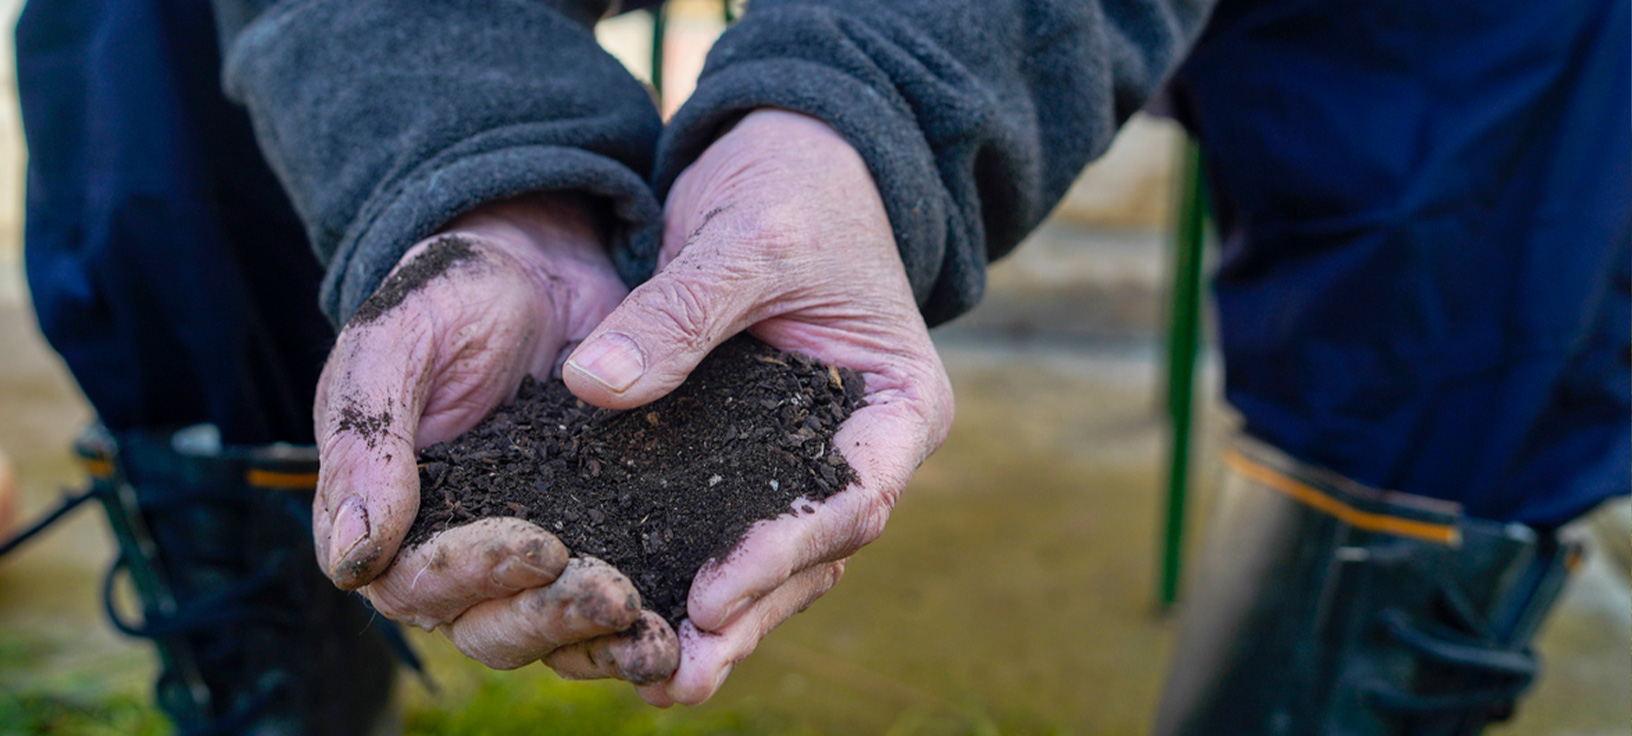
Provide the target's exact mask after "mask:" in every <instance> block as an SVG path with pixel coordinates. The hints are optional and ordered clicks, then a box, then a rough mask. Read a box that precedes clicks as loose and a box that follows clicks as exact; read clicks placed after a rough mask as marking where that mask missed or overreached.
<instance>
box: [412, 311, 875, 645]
mask: <svg viewBox="0 0 1632 736" xmlns="http://www.w3.org/2000/svg"><path fill="white" fill-rule="evenodd" d="M862 389H863V386H862V377H861V375H860V374H859V373H857V372H855V371H853V370H851V369H848V368H834V367H831V366H825V365H822V364H820V363H818V362H817V361H815V360H813V359H811V358H808V357H805V356H803V355H797V354H792V353H784V352H780V351H778V350H776V349H774V348H772V347H770V346H768V345H766V344H764V343H762V342H760V341H758V340H756V339H754V338H752V337H748V336H739V337H736V338H733V339H732V340H729V341H727V342H726V343H724V344H722V345H720V347H718V348H716V349H715V350H714V352H713V353H712V354H710V355H709V356H708V357H707V358H706V359H704V360H703V362H702V364H701V365H699V366H698V367H697V370H696V371H694V372H692V374H691V377H690V378H688V379H687V380H686V382H685V383H684V384H682V385H681V386H680V387H679V388H678V389H676V390H675V391H674V392H673V393H671V394H669V395H668V396H666V397H664V398H662V399H659V400H658V401H655V402H653V403H651V404H649V405H647V406H644V407H641V408H639V409H631V410H629V411H621V412H620V411H612V410H608V409H601V408H598V407H595V406H591V405H589V404H586V403H584V402H582V401H579V400H578V399H577V398H576V397H574V396H573V395H572V394H571V393H570V392H569V391H567V388H566V385H565V384H563V383H561V381H560V380H552V381H550V382H548V383H540V382H539V381H536V380H534V379H532V378H530V377H529V378H526V379H524V380H523V382H522V385H521V389H520V391H519V392H518V394H517V396H516V398H514V399H512V400H511V401H510V402H508V403H506V404H504V405H503V406H500V407H499V408H498V409H497V410H495V411H494V412H493V414H492V415H491V416H489V417H488V418H487V419H485V420H483V421H482V423H481V424H479V425H477V426H476V428H475V429H472V430H470V431H469V432H466V433H465V434H463V435H460V436H459V437H456V438H454V439H453V440H451V441H449V442H443V443H439V444H436V445H432V446H430V447H427V448H425V450H424V451H423V452H421V453H420V467H419V482H420V505H419V514H418V516H417V517H415V519H414V523H413V526H412V527H411V528H410V529H409V531H408V538H407V542H406V544H407V546H413V545H417V544H421V543H423V542H425V541H426V540H427V539H429V538H430V537H431V536H432V535H433V534H435V533H437V532H439V531H443V530H445V529H448V528H450V527H453V526H458V525H460V524H464V523H468V522H471V521H475V520H477V519H481V518H485V517H490V516H514V517H519V518H522V519H526V520H528V521H531V522H533V523H535V524H538V525H539V526H541V527H543V528H544V529H545V530H547V531H550V532H552V533H554V534H555V535H556V536H558V537H560V539H561V541H562V543H564V544H565V545H566V546H567V548H568V549H569V550H571V551H572V553H573V554H574V555H580V556H589V557H597V558H600V559H602V560H605V561H606V562H608V563H611V564H612V565H614V566H616V567H617V568H618V569H619V570H620V571H622V572H623V573H624V574H625V575H628V576H629V578H630V580H631V581H633V582H634V584H635V588H636V589H637V590H638V591H640V595H641V598H642V601H643V604H644V606H645V607H646V608H649V609H651V610H653V611H655V612H657V613H658V614H659V615H661V616H663V618H665V619H666V620H668V622H669V623H670V624H671V625H678V624H679V622H680V620H681V619H683V618H685V614H686V595H687V593H688V592H689V591H690V589H691V581H692V578H693V577H695V576H696V574H697V571H698V570H699V569H700V568H701V567H702V566H703V564H704V563H705V562H707V561H708V560H709V559H711V558H716V557H720V556H723V555H725V554H726V553H728V552H729V551H730V550H731V548H732V547H733V546H735V545H736V543H737V542H738V541H739V540H741V539H742V537H743V536H744V534H746V532H747V531H748V528H749V527H750V526H751V525H752V524H753V523H754V522H756V521H759V520H762V519H771V518H775V517H776V516H779V515H781V514H791V513H812V512H814V510H815V508H814V506H813V505H812V503H813V502H815V501H820V500H822V499H825V498H827V497H828V496H831V495H833V494H835V493H838V492H840V491H842V490H844V489H845V487H846V486H848V485H849V484H850V483H851V482H852V481H854V480H856V474H855V471H853V470H852V469H851V468H850V464H849V463H847V462H846V461H845V459H844V456H843V455H841V454H840V453H839V451H838V449H837V448H835V447H834V446H833V433H834V432H835V431H836V430H837V429H838V427H839V425H840V424H841V423H842V422H843V421H844V420H845V419H846V418H848V417H849V416H850V414H851V412H853V411H855V410H856V409H858V408H860V407H861V406H862V405H863V401H862V395H863V390H862ZM800 499H803V500H800ZM796 501H797V503H796Z"/></svg>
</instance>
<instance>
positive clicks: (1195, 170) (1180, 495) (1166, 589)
mask: <svg viewBox="0 0 1632 736" xmlns="http://www.w3.org/2000/svg"><path fill="white" fill-rule="evenodd" d="M1179 166H1180V174H1179V185H1178V199H1179V202H1178V204H1179V208H1178V210H1179V212H1178V222H1177V223H1175V225H1176V227H1175V230H1176V232H1175V236H1176V237H1175V238H1174V244H1173V291H1172V294H1171V298H1172V303H1171V304H1170V306H1169V311H1168V317H1169V323H1168V331H1167V397H1168V398H1167V408H1168V419H1169V422H1170V426H1171V428H1172V437H1171V439H1172V441H1171V444H1170V445H1169V455H1168V459H1169V463H1168V472H1167V509H1166V514H1165V515H1164V517H1163V524H1162V532H1163V533H1162V578H1161V586H1160V593H1159V594H1158V595H1159V605H1160V607H1161V609H1162V610H1163V611H1166V610H1168V609H1170V608H1172V607H1173V603H1174V602H1175V601H1177V600H1178V597H1179V578H1180V577H1181V573H1182V571H1183V566H1184V512H1185V497H1186V496H1187V495H1188V492H1189V487H1190V444H1191V443H1190V430H1191V420H1192V418H1193V416H1194V411H1193V405H1194V401H1195V382H1196V353H1197V347H1198V344H1199V343H1200V341H1201V245H1202V240H1203V238H1204V237H1205V235H1206V222H1207V191H1206V186H1205V184H1204V182H1203V181H1202V176H1201V149H1200V147H1198V146H1197V145H1196V143H1195V141H1193V140H1190V139H1189V138H1188V137H1187V138H1186V139H1185V141H1184V144H1183V147H1182V149H1181V152H1180V157H1179Z"/></svg>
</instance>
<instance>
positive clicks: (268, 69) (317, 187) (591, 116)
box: [217, 0, 661, 324]
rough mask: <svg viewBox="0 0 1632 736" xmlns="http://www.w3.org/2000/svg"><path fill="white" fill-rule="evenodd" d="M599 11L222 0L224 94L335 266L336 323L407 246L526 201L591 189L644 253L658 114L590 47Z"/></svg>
mask: <svg viewBox="0 0 1632 736" xmlns="http://www.w3.org/2000/svg"><path fill="white" fill-rule="evenodd" d="M607 4H608V0H554V1H552V2H545V1H543V0H438V1H436V2H429V1H427V0H283V1H282V2H276V3H268V2H266V1H265V0H217V17H218V21H219V23H220V25H221V28H222V33H223V35H224V37H225V40H226V43H225V46H226V48H225V50H224V59H225V61H224V69H223V76H224V83H225V86H226V89H227V93H228V95H229V96H231V97H232V98H233V99H235V100H238V101H239V102H241V103H243V104H244V105H245V106H247V107H248V108H249V111H250V113H251V116H252V118H253V120H254V122H255V127H256V135H257V137H258V139H259V141H260V144H261V147H262V149H263V151H264V152H265V154H266V157H267V159H268V160H269V161H270V162H271V164H272V167H273V169H274V170H275V171H276V172H277V174H278V176H279V177H280V178H281V179H282V182H283V185H284V188H285V189H287V190H288V192H289V194H290V198H291V199H292V200H293V202H294V204H295V208H296V210H297V211H298V212H299V214H300V216H301V218H302V220H303V221H304V222H305V223H306V227H307V229H308V232H309V235H310V237H311V241H312V244H313V246H314V247H315V248H316V250H317V252H318V256H319V257H320V258H321V259H322V260H323V261H324V263H325V264H326V265H327V268H328V275H327V277H326V278H325V280H324V283H323V292H322V306H323V310H324V312H325V313H326V314H327V315H328V316H329V318H330V319H332V320H334V321H335V322H336V324H339V323H343V322H344V321H345V320H346V319H347V318H348V317H349V316H350V315H351V313H352V312H354V311H355V310H356V309H357V307H358V305H360V304H361V303H362V302H363V300H364V299H366V298H367V297H368V295H369V294H371V293H373V291H374V289H375V288H376V287H377V286H378V285H379V283H380V282H381V280H383V278H384V277H385V274H386V273H387V272H388V271H389V270H390V269H391V267H392V266H393V265H394V264H395V263H396V262H397V260H398V258H399V257H400V256H401V254H402V253H403V252H404V251H406V250H407V249H408V247H409V246H411V245H412V244H413V243H414V242H415V241H417V240H420V239H422V238H424V237H425V236H427V235H429V234H431V233H432V232H434V231H435V230H436V229H437V228H438V227H440V226H441V225H443V224H445V223H446V222H448V221H449V220H450V219H452V218H454V217H456V216H458V215H459V214H461V213H463V212H464V211H466V210H469V209H471V208H472V207H475V206H476V205H479V204H481V203H482V202H486V201H491V200H494V199H500V198H504V197H508V196H513V195H516V194H521V193H525V192H533V191H574V192H580V193H583V194H586V195H588V196H589V197H590V198H591V199H592V201H594V202H596V203H597V204H598V206H600V209H601V212H602V214H603V216H604V220H603V221H604V222H605V224H606V226H607V229H608V234H609V236H610V237H611V239H612V241H613V243H614V245H615V252H617V253H622V254H629V253H635V252H645V251H649V250H650V243H646V242H643V240H646V239H649V238H650V236H649V234H644V231H646V230H648V229H650V228H651V226H652V225H653V224H655V223H656V222H657V221H658V219H659V217H660V216H661V210H660V209H659V207H658V203H657V200H656V199H655V198H654V197H653V195H652V193H651V189H650V186H649V185H648V184H647V175H648V174H649V173H650V167H651V162H652V155H653V148H654V146H655V145H656V141H657V136H658V133H659V130H660V128H661V121H660V120H659V118H658V114H657V110H656V108H655V107H654V105H653V103H652V100H651V96H650V94H649V93H648V92H647V91H646V89H645V88H644V87H643V86H642V85H641V84H640V83H639V82H638V81H636V80H635V79H634V78H633V77H631V76H630V75H629V74H628V72H627V71H625V70H624V68H623V66H622V65H621V64H619V63H618V61H617V60H616V59H614V58H613V57H612V56H610V55H608V54H607V53H606V52H605V51H603V50H602V49H601V48H600V46H599V45H597V44H596V42H595V38H594V35H593V33H592V27H593V24H594V22H595V21H596V20H597V19H598V18H600V17H601V15H603V14H604V12H605V10H606V6H607ZM263 6H264V9H263ZM624 261H625V262H624V263H623V264H622V265H623V266H628V259H624Z"/></svg>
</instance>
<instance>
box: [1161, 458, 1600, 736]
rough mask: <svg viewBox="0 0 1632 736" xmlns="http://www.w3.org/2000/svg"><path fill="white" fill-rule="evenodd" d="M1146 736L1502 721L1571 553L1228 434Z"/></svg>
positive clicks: (1551, 541)
mask: <svg viewBox="0 0 1632 736" xmlns="http://www.w3.org/2000/svg"><path fill="white" fill-rule="evenodd" d="M1225 460H1226V465H1227V466H1228V471H1229V472H1228V476H1227V480H1226V481H1225V483H1224V484H1223V487H1222V488H1221V491H1220V499H1219V504H1218V508H1217V515H1216V517H1215V519H1214V521H1213V524H1212V527H1211V529H1210V532H1209V535H1208V539H1207V541H1206V543H1205V545H1206V546H1205V553H1204V555H1203V557H1202V562H1201V563H1200V568H1199V570H1198V572H1197V575H1196V579H1195V580H1194V585H1193V586H1192V588H1191V590H1190V591H1189V593H1188V596H1187V597H1186V598H1185V600H1184V604H1183V610H1182V611H1181V613H1180V620H1179V633H1178V641H1177V643H1176V650H1175V655H1174V658H1173V663H1172V667H1171V669H1170V671H1169V674H1168V681H1167V687H1166V690H1165V692H1164V693H1163V696H1162V700H1161V705H1160V708H1159V710H1158V712H1157V719H1156V728H1155V730H1154V732H1153V733H1154V734H1156V736H1199V735H1201V734H1206V735H1207V736H1230V735H1232V734H1243V735H1245V734H1251V735H1252V736H1294V735H1296V736H1304V735H1308V736H1314V735H1316V734H1320V735H1322V736H1325V735H1332V736H1384V735H1396V734H1411V735H1413V736H1465V735H1468V734H1477V733H1480V732H1481V731H1482V730H1483V729H1484V727H1485V726H1486V725H1488V724H1489V723H1492V722H1494V721H1499V720H1503V719H1505V718H1507V717H1509V716H1510V715H1511V714H1512V712H1513V708H1514V704H1515V703H1516V701H1517V699H1518V698H1519V696H1520V695H1521V694H1522V693H1523V692H1524V691H1525V689H1526V688H1527V687H1528V686H1529V685H1530V683H1531V681H1532V680H1533V679H1534V678H1535V677H1536V675H1537V672H1538V667H1539V663H1538V660H1537V657H1536V655H1535V654H1534V653H1533V652H1532V651H1531V650H1530V647H1529V643H1530V641H1531V640H1532V639H1533V638H1534V636H1535V634H1536V631H1537V629H1538V628H1539V626H1540V624H1541V621H1542V620H1543V619H1544V618H1545V616H1546V613H1547V611H1548V609H1549V608H1551V606H1552V604H1553V602H1554V601H1555V600H1556V599H1557V597H1558V594H1559V591H1560V589H1561V588H1562V586H1563V583H1564V581H1565V578H1566V577H1567V575H1568V572H1569V571H1570V570H1571V569H1573V568H1574V567H1575V566H1576V565H1577V564H1578V563H1579V561H1580V559H1581V554H1582V545H1581V544H1580V543H1579V542H1578V541H1572V542H1564V541H1560V539H1559V538H1558V536H1557V535H1555V534H1551V533H1543V532H1539V531H1537V530H1534V529H1531V528H1529V527H1527V526H1524V525H1522V524H1495V523H1491V522H1484V521H1479V520H1475V519H1469V518H1465V517H1463V516H1462V515H1461V514H1460V512H1459V509H1458V506H1457V505H1456V504H1453V503H1448V502H1444V501H1438V500H1433V499H1427V498H1422V497H1419V496H1411V495H1407V494H1402V493H1391V492H1382V491H1378V490H1375V489H1372V488H1368V487H1365V486H1362V485H1360V484H1357V483H1354V482H1352V481H1349V480H1347V479H1345V478H1343V477H1341V476H1337V475H1335V474H1333V473H1330V472H1326V471H1323V470H1321V469H1319V468H1314V467H1311V466H1308V465H1304V464H1300V463H1298V462H1296V461H1294V460H1292V459H1291V458H1289V457H1287V456H1286V455H1284V454H1283V453H1280V452H1279V451H1277V450H1275V449H1273V448H1271V447H1269V446H1267V445H1264V444H1262V443H1259V442H1256V441H1253V440H1250V439H1242V440H1240V441H1238V442H1237V443H1236V445H1235V447H1234V448H1233V449H1232V450H1230V451H1229V452H1228V453H1227V454H1226V458H1225Z"/></svg>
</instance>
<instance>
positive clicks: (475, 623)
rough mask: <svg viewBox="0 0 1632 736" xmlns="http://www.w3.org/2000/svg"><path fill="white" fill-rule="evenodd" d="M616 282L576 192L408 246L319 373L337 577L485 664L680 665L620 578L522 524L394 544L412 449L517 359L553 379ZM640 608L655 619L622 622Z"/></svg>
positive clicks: (617, 673) (500, 388)
mask: <svg viewBox="0 0 1632 736" xmlns="http://www.w3.org/2000/svg"><path fill="white" fill-rule="evenodd" d="M626 292H627V290H626V289H625V288H624V286H623V284H622V283H621V282H620V281H619V280H618V278H617V276H616V274H615V273H614V272H613V269H612V265H611V262H610V261H609V260H608V258H607V255H606V253H605V252H604V250H603V249H602V246H601V243H600V238H599V237H598V236H597V235H596V233H595V229H594V227H593V226H592V224H591V220H590V217H589V216H588V214H587V213H586V212H585V209H584V207H583V206H582V204H581V203H579V202H577V201H576V200H573V199H571V198H568V197H558V196H546V195H536V196H530V197H526V198H521V199H516V200H511V201H507V202H500V203H494V204H489V205H486V206H484V207H482V208H480V209H478V210H476V211H475V212H473V213H471V214H469V215H466V216H464V217H462V218H460V219H459V220H458V221H456V222H454V223H452V224H451V225H450V226H449V227H448V228H446V229H445V230H444V231H443V232H442V233H441V234H439V235H437V236H435V237H432V238H430V239H428V240H426V241H423V242H421V243H418V244H416V245H415V246H414V247H413V248H411V249H410V250H409V251H408V252H407V253H406V254H404V255H403V257H402V259H401V261H400V262H399V263H398V265H397V267H396V268H395V269H394V270H393V271H392V273H391V275H390V276H389V277H387V278H386V280H385V282H384V283H383V284H381V286H380V288H379V289H378V290H377V291H375V293H374V295H373V296H371V297H370V298H369V299H368V301H366V302H364V304H363V305H362V307H361V308H359V309H358V310H357V312H356V314H354V315H353V316H352V318H351V321H350V322H349V323H347V324H346V327H345V329H343V330H342V331H341V332H340V335H339V338H338V340H337V342H336V345H335V347H334V350H333V352H331V353H330V355H329V360H328V363H327V364H326V365H325V366H324V368H323V376H322V378H321V379H320V380H319V383H318V392H317V404H316V407H315V409H314V413H315V420H316V427H317V433H318V445H319V450H320V452H321V459H322V466H321V471H320V476H319V478H318V486H317V497H316V499H315V500H314V503H313V534H314V536H315V538H316V540H315V541H316V545H317V553H318V559H319V560H320V562H321V564H322V565H323V566H324V569H325V570H326V571H327V572H328V574H329V577H331V578H333V579H334V582H335V584H336V585H338V586H340V587H341V588H345V589H348V590H351V589H356V590H359V591H360V592H361V593H362V594H363V595H364V596H366V597H367V598H368V599H369V600H370V601H371V602H372V603H373V604H374V606H375V608H377V609H379V611H380V612H381V613H383V614H385V615H386V616H388V617H390V618H393V619H398V620H401V621H405V622H408V623H412V624H414V625H417V626H420V627H423V628H426V629H431V628H437V627H441V628H442V629H443V631H444V633H446V634H447V636H448V637H449V638H450V639H452V640H453V642H454V644H455V645H456V646H458V647H459V649H460V651H462V652H464V653H465V654H466V655H468V656H470V657H471V658H473V659H476V660H478V661H481V662H482V663H484V664H487V665H488V666H490V667H495V668H500V669H510V668H514V667H520V666H522V665H525V664H528V663H529V662H534V661H538V660H539V659H540V658H542V657H544V656H545V655H547V654H549V653H550V652H552V651H555V650H557V649H558V648H560V647H562V646H565V645H575V647H576V648H575V650H574V651H576V652H584V651H586V650H588V651H591V652H592V653H593V654H594V655H595V659H594V661H595V662H597V663H598V665H599V667H600V670H599V671H598V672H597V673H595V674H600V675H602V676H612V677H622V678H623V679H627V680H632V681H635V682H649V681H653V680H661V679H663V678H664V677H666V676H668V675H669V673H671V672H672V671H673V670H674V667H675V663H676V662H677V660H678V653H677V649H676V645H675V638H674V633H673V631H672V629H670V628H669V626H668V624H667V623H665V622H664V621H663V620H662V619H661V618H660V617H658V616H656V615H655V614H651V613H649V612H645V613H643V612H641V611H640V607H639V595H638V594H637V593H636V592H635V589H634V586H633V584H631V583H630V581H629V579H628V578H627V577H624V576H623V575H622V574H620V573H619V572H618V571H617V570H615V569H613V568H612V567H611V566H610V565H607V564H606V563H603V562H600V561H598V560H594V559H590V558H578V559H572V560H570V561H569V560H568V557H567V550H566V549H565V548H564V547H563V546H562V544H561V542H560V541H559V540H557V539H556V538H555V536H554V535H551V534H549V533H547V532H545V531H544V530H543V529H541V528H539V527H537V526H535V525H533V524H531V523H528V522H525V521H522V520H520V519H513V518H495V519H483V520H481V521H477V522H474V523H471V524H467V525H464V526H460V527H455V528H453V529H449V530H447V531H445V532H442V533H440V534H438V535H436V536H434V537H432V538H431V539H430V540H428V541H427V542H426V543H424V544H422V545H419V546H417V547H414V548H412V549H408V550H405V551H403V552H402V553H401V554H400V555H399V554H398V547H399V546H400V545H401V544H402V541H403V537H404V535H405V534H406V533H407V532H408V528H409V526H410V524H411V523H412V522H413V519H414V515H415V513H416V512H417V510H418V507H419V471H418V467H417V462H416V453H417V451H418V450H419V449H420V448H423V447H425V446H426V445H430V444H433V443H436V442H440V441H443V440H447V439H451V438H453V437H454V436H456V435H458V434H460V433H462V432H464V431H465V430H468V429H470V428H471V427H474V426H475V425H476V424H477V423H478V422H479V421H481V419H482V418H483V417H485V416H487V414H488V413H489V412H490V411H492V409H493V408H494V407H496V406H498V405H499V404H500V403H502V402H503V401H504V400H506V399H508V398H509V397H510V396H511V395H513V394H514V393H515V391H516V387H517V386H518V385H519V384H520V382H521V379H522V376H523V375H525V374H529V373H530V374H532V375H534V376H539V377H548V376H549V374H550V372H551V370H552V368H553V367H554V366H555V364H556V360H557V359H558V356H559V355H560V354H561V352H562V348H563V346H564V345H567V344H569V343H570V342H571V341H574V340H578V339H581V338H583V337H584V336H585V335H587V334H588V333H589V331H590V329H591V328H592V327H594V325H595V324H596V323H597V322H599V321H600V319H601V318H602V317H604V316H605V315H606V314H607V313H608V312H610V311H611V310H612V308H613V306H614V305H616V304H617V303H618V301H619V299H621V298H622V297H623V296H624V295H625V293H626ZM637 618H646V619H648V621H647V623H648V624H650V625H648V626H643V627H635V628H633V629H631V627H632V625H633V624H634V623H635V622H636V620H637ZM624 631H633V632H642V635H636V634H634V633H630V634H626V635H620V634H618V633H616V632H624ZM586 674H589V673H586Z"/></svg>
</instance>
